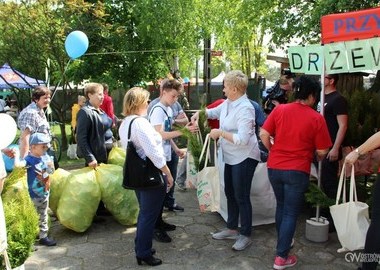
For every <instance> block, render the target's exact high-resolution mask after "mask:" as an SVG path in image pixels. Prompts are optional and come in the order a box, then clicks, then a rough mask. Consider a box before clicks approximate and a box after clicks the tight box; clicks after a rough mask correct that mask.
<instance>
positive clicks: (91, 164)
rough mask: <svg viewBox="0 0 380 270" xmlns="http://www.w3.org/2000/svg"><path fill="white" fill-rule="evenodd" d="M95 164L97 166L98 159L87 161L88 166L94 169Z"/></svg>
mask: <svg viewBox="0 0 380 270" xmlns="http://www.w3.org/2000/svg"><path fill="white" fill-rule="evenodd" d="M97 166H98V161H97V160H96V159H95V160H93V161H91V162H90V163H88V167H91V168H93V169H95V168H96V167H97Z"/></svg>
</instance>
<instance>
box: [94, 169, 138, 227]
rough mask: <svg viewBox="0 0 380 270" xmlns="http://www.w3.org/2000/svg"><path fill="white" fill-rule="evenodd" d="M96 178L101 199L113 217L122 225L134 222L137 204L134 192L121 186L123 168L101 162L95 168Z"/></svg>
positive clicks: (135, 221) (135, 220)
mask: <svg viewBox="0 0 380 270" xmlns="http://www.w3.org/2000/svg"><path fill="white" fill-rule="evenodd" d="M96 179H97V181H98V183H99V186H100V190H101V192H102V201H103V203H104V204H105V206H106V208H107V210H108V211H110V212H111V214H112V215H113V217H114V218H115V219H116V220H117V221H118V222H119V223H120V224H123V225H134V224H136V223H137V215H138V212H139V205H138V202H137V198H136V194H135V192H134V191H133V190H128V189H124V188H123V187H122V186H121V183H122V181H123V168H122V167H120V166H117V165H112V164H101V165H100V166H99V167H98V168H97V170H96Z"/></svg>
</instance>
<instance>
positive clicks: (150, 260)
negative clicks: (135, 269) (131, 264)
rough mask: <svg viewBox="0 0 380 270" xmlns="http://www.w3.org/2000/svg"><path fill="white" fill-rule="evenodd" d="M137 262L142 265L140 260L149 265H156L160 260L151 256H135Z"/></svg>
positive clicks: (160, 262)
mask: <svg viewBox="0 0 380 270" xmlns="http://www.w3.org/2000/svg"><path fill="white" fill-rule="evenodd" d="M136 260H137V264H138V265H142V262H144V263H146V264H147V265H150V266H156V265H160V264H162V261H161V260H160V259H157V258H155V257H153V256H150V257H146V258H140V257H137V256H136Z"/></svg>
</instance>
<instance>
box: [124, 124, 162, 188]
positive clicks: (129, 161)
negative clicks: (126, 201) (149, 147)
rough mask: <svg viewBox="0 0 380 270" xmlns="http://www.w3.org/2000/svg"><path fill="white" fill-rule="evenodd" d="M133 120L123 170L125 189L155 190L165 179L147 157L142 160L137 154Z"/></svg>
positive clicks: (130, 125) (129, 130)
mask: <svg viewBox="0 0 380 270" xmlns="http://www.w3.org/2000/svg"><path fill="white" fill-rule="evenodd" d="M136 118H137V117H136ZM136 118H134V119H132V120H131V123H130V124H129V129H128V145H127V155H126V158H125V162H124V169H123V187H124V188H126V189H137V190H141V189H153V188H159V187H162V186H163V185H164V178H163V175H162V172H161V170H160V169H158V168H157V167H156V166H154V164H153V162H152V161H151V160H150V159H149V158H148V157H146V160H144V159H142V158H141V157H140V156H139V155H138V154H137V152H136V147H135V145H134V144H133V142H132V141H131V140H130V138H131V127H132V123H133V121H134V120H135V119H136Z"/></svg>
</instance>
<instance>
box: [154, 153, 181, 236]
mask: <svg viewBox="0 0 380 270" xmlns="http://www.w3.org/2000/svg"><path fill="white" fill-rule="evenodd" d="M166 165H168V167H169V170H170V173H171V174H172V176H173V186H172V187H171V188H170V190H169V191H168V192H167V193H166V195H165V199H164V201H163V203H162V207H161V213H160V215H159V216H158V218H157V221H156V229H159V228H160V227H161V225H162V223H163V222H164V221H163V219H162V213H163V211H164V206H166V207H172V206H173V205H174V204H175V198H174V186H175V180H176V175H177V166H178V156H177V154H176V153H175V152H174V151H172V160H171V161H169V162H167V163H166ZM165 179H166V177H165Z"/></svg>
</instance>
